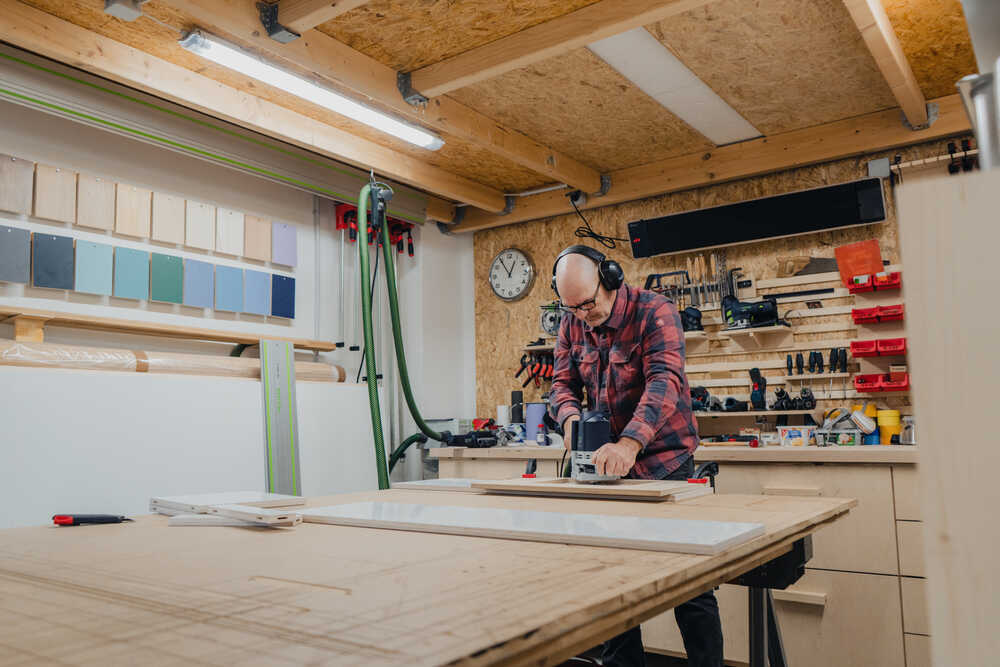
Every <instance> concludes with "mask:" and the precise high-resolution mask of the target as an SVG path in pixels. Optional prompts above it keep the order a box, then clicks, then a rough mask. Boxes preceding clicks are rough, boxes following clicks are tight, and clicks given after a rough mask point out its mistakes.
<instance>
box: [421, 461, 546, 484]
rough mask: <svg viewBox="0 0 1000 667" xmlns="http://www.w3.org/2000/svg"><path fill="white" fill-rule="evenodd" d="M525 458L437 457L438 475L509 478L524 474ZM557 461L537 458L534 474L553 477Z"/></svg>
mask: <svg viewBox="0 0 1000 667" xmlns="http://www.w3.org/2000/svg"><path fill="white" fill-rule="evenodd" d="M527 464H528V462H527V460H525V459H513V460H512V459H438V477H442V478H443V477H468V478H472V479H511V478H514V477H520V476H521V475H522V474H524V471H525V467H526V466H527ZM558 469H559V462H558V461H552V460H539V461H538V469H537V472H536V474H538V475H542V476H546V477H555V476H557V471H558Z"/></svg>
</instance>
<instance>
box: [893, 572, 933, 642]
mask: <svg viewBox="0 0 1000 667" xmlns="http://www.w3.org/2000/svg"><path fill="white" fill-rule="evenodd" d="M899 584H900V586H901V587H902V591H903V596H902V597H903V632H913V633H916V634H918V635H929V634H930V633H931V624H930V621H929V620H928V619H927V580H926V579H913V578H911V577H900V579H899Z"/></svg>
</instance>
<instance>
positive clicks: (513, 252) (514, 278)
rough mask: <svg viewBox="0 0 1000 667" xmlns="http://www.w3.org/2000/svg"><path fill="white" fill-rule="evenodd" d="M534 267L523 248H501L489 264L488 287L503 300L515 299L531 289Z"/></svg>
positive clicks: (533, 279)
mask: <svg viewBox="0 0 1000 667" xmlns="http://www.w3.org/2000/svg"><path fill="white" fill-rule="evenodd" d="M534 281H535V267H534V265H532V263H531V260H530V259H528V256H527V255H526V254H525V253H524V251H523V250H518V249H517V248H507V249H506V250H502V251H501V252H500V254H499V255H497V256H496V258H494V260H493V263H492V264H490V287H492V288H493V293H494V294H496V295H497V296H498V297H500V298H501V299H503V300H504V301H517V300H518V299H520V298H521V297H523V296H524V295H525V294H527V293H528V292H529V291H530V290H531V285H532V283H533V282H534Z"/></svg>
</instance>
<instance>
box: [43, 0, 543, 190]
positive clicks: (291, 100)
mask: <svg viewBox="0 0 1000 667" xmlns="http://www.w3.org/2000/svg"><path fill="white" fill-rule="evenodd" d="M25 4H28V5H31V6H33V7H36V8H38V9H41V10H43V11H45V12H47V13H49V14H52V15H54V16H58V17H59V18H61V19H64V20H66V21H69V22H71V23H75V24H77V25H79V26H82V27H84V28H87V29H88V30H92V31H94V32H96V33H98V34H100V35H103V36H105V37H108V38H109V39H113V40H115V41H118V42H121V43H123V44H127V45H129V46H132V47H134V48H137V49H140V50H142V51H145V52H147V53H150V54H152V55H154V56H156V57H158V58H162V59H163V60H166V61H168V62H171V63H174V64H175V65H180V66H181V67H185V68H187V69H190V70H193V71H195V72H198V73H200V74H203V75H205V76H207V77H209V78H211V79H214V80H216V81H219V82H220V83H223V84H225V85H227V86H232V87H233V88H237V89H240V90H245V91H247V92H250V93H252V94H254V95H256V96H258V97H260V98H262V99H265V100H268V101H269V102H273V103H274V104H278V105H280V106H283V107H286V108H288V109H292V110H293V111H297V112H299V113H301V114H303V115H305V116H308V117H310V118H313V119H315V120H318V121H321V122H323V123H326V124H328V125H331V126H333V127H336V128H338V129H341V130H344V131H347V132H350V133H351V134H353V135H354V136H356V137H361V138H364V139H368V140H370V141H374V142H375V143H378V144H381V145H383V146H388V147H390V148H392V149H394V150H397V151H399V152H400V153H405V154H407V155H411V156H413V157H415V158H418V159H420V160H423V161H425V162H427V163H428V164H431V165H434V166H437V167H441V168H442V169H446V170H448V171H451V172H454V173H459V174H462V175H463V176H467V177H468V178H471V179H472V180H476V181H479V182H481V183H485V184H487V185H491V186H494V187H497V188H499V189H503V190H521V189H526V188H531V187H534V186H536V185H539V184H540V183H543V182H544V181H545V179H544V178H543V177H540V176H539V175H538V174H535V173H534V172H531V171H529V170H527V169H524V168H523V167H521V166H520V165H518V164H516V163H514V162H511V161H509V160H506V159H504V158H501V157H497V156H495V155H494V154H492V153H489V152H488V151H486V150H483V149H481V148H479V147H478V146H475V145H473V144H471V143H469V142H467V141H464V140H461V139H458V138H456V137H454V136H450V135H443V137H442V138H443V139H444V140H445V145H444V147H442V148H441V149H440V150H438V151H428V150H424V149H422V148H418V147H416V146H413V145H412V144H409V143H407V142H405V141H401V140H398V139H395V138H393V137H391V136H390V135H388V134H385V133H383V132H379V131H377V130H374V129H373V128H370V127H368V126H367V125H364V124H362V123H357V122H354V121H352V120H350V119H348V118H346V117H344V116H341V115H339V114H335V113H332V112H330V111H328V110H326V109H324V108H322V107H319V106H316V105H313V104H310V103H308V102H304V101H302V100H299V99H298V98H295V97H292V96H290V95H288V93H286V92H283V91H281V90H278V89H276V88H272V87H270V86H267V85H264V84H261V83H260V82H259V81H256V80H254V79H251V78H249V77H245V76H241V75H240V74H238V73H236V72H234V71H232V70H230V69H227V68H225V67H221V66H217V65H214V64H212V63H210V62H208V61H207V60H204V59H202V58H199V57H198V56H196V55H194V54H192V53H190V52H188V51H185V50H184V49H182V48H181V47H180V46H178V45H177V40H178V38H179V32H178V31H180V30H189V29H191V28H193V27H195V22H194V21H192V20H191V19H189V18H188V17H187V16H185V15H183V14H182V13H180V12H178V11H176V10H174V9H172V8H170V7H168V6H167V4H166V3H165V2H162V1H160V2H157V1H155V0H154V1H153V2H149V3H148V4H146V5H144V6H143V12H145V13H146V14H149V15H150V16H152V17H154V18H156V19H158V20H160V21H162V22H164V23H166V24H167V25H168V26H171V27H167V26H164V25H161V24H159V23H156V22H154V21H152V20H149V19H148V18H144V19H139V20H137V21H132V22H125V21H120V20H118V19H116V18H114V17H111V16H108V15H107V14H105V13H103V11H102V10H101V7H102V3H100V2H97V1H84V0H26V2H25Z"/></svg>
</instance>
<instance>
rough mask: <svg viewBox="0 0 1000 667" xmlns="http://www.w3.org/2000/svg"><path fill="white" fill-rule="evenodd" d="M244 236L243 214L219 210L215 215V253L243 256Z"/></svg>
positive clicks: (223, 209) (229, 210)
mask: <svg viewBox="0 0 1000 667" xmlns="http://www.w3.org/2000/svg"><path fill="white" fill-rule="evenodd" d="M243 235H244V231H243V213H241V212H240V211H233V210H231V209H228V208H219V209H218V210H217V211H216V214H215V251H216V252H221V253H224V254H226V255H236V256H239V255H242V254H243Z"/></svg>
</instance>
